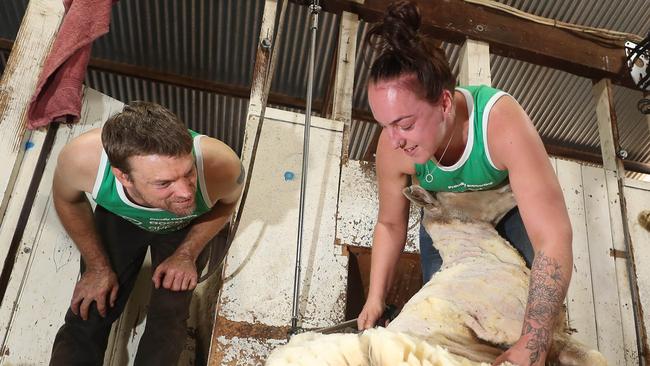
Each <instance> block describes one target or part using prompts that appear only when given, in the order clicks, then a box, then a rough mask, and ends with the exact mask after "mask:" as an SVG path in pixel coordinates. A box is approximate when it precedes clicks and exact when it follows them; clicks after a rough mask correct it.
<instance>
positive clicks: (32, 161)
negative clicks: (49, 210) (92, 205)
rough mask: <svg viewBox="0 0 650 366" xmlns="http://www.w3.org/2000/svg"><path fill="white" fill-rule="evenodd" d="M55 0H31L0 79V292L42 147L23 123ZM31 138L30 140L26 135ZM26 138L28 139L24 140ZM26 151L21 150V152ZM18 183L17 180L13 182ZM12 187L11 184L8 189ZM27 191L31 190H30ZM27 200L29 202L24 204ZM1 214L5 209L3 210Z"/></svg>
mask: <svg viewBox="0 0 650 366" xmlns="http://www.w3.org/2000/svg"><path fill="white" fill-rule="evenodd" d="M63 10H64V9H63V4H62V2H61V1H58V0H32V1H30V2H29V5H28V6H27V10H26V12H25V16H24V17H23V21H22V24H21V26H20V29H19V31H18V36H17V39H16V42H15V43H14V44H13V47H12V52H11V54H10V55H9V60H8V61H7V66H6V68H5V71H4V73H3V75H2V79H0V156H2V161H1V162H0V171H2V174H0V272H1V273H2V275H0V294H2V295H4V293H5V290H6V287H7V283H8V279H9V275H10V274H11V269H12V266H13V264H14V259H13V257H14V256H15V254H16V248H17V243H16V240H15V239H17V238H14V236H15V235H14V234H15V232H16V229H17V227H18V226H19V222H20V218H21V212H22V211H23V206H24V204H25V201H26V200H27V198H28V196H29V195H30V190H29V189H28V188H29V187H30V182H31V181H32V178H33V177H34V172H35V171H36V168H37V161H38V159H39V156H40V155H41V151H42V149H43V145H44V141H45V135H46V134H47V130H46V129H41V130H38V131H33V132H29V131H27V129H26V118H27V108H28V106H29V101H30V100H31V98H32V95H33V94H34V91H35V89H36V83H37V81H38V77H39V75H40V73H41V70H42V67H43V64H44V62H45V58H46V57H47V55H48V53H49V50H50V48H51V46H52V43H53V42H54V38H55V35H56V33H57V31H58V29H59V26H60V24H61V19H62V18H63ZM30 138H31V140H30ZM28 141H29V143H27V142H28ZM26 151H27V153H26ZM16 183H18V185H16ZM14 187H15V189H14ZM31 195H32V196H33V192H32V193H31ZM30 206H31V205H30ZM5 214H6V215H5ZM5 265H7V266H6V267H5ZM2 295H0V301H2Z"/></svg>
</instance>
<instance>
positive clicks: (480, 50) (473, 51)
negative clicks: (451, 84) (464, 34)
mask: <svg viewBox="0 0 650 366" xmlns="http://www.w3.org/2000/svg"><path fill="white" fill-rule="evenodd" d="M458 80H459V81H460V85H482V84H484V85H488V86H490V85H492V74H491V73H490V45H489V44H487V43H485V42H480V41H475V40H473V39H468V40H466V41H465V44H463V47H462V48H461V51H460V71H459V75H458Z"/></svg>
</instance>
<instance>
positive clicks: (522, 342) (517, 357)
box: [492, 336, 546, 366]
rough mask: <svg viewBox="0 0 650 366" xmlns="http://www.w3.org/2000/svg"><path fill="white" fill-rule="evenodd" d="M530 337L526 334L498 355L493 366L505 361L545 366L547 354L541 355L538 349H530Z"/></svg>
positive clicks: (523, 364) (522, 365) (523, 365)
mask: <svg viewBox="0 0 650 366" xmlns="http://www.w3.org/2000/svg"><path fill="white" fill-rule="evenodd" d="M528 338H529V337H526V336H522V337H521V338H519V340H518V341H517V343H515V344H514V345H512V347H510V348H509V349H508V350H507V351H505V352H504V353H502V354H501V355H500V356H499V357H497V359H496V360H495V361H494V362H493V363H492V366H498V365H501V364H502V363H504V362H510V363H511V364H514V365H519V366H543V365H544V363H545V362H546V354H543V355H540V354H539V352H538V351H537V352H536V351H535V350H532V349H530V348H529V347H528V345H529V343H530V342H531V340H530V339H528ZM533 348H536V347H533ZM536 349H537V348H536Z"/></svg>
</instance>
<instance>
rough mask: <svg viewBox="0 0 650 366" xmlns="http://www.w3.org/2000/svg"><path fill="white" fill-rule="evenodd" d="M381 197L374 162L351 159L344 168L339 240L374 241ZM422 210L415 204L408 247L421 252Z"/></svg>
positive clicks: (366, 243)
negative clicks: (378, 193)
mask: <svg viewBox="0 0 650 366" xmlns="http://www.w3.org/2000/svg"><path fill="white" fill-rule="evenodd" d="M378 211H379V201H378V198H377V177H376V174H375V165H374V164H373V163H368V162H363V161H357V160H350V161H348V162H347V163H346V164H345V165H343V168H342V171H341V193H340V196H339V210H338V213H337V227H336V240H337V243H340V244H349V245H356V246H363V247H370V246H371V245H372V235H373V231H374V228H375V223H376V222H377V212H378ZM419 224H420V210H418V209H416V208H414V207H411V212H410V217H409V230H408V236H407V239H406V247H405V249H404V250H405V251H406V252H409V253H414V252H418V251H419V249H417V248H418V245H419V242H420V241H419V238H418V230H419Z"/></svg>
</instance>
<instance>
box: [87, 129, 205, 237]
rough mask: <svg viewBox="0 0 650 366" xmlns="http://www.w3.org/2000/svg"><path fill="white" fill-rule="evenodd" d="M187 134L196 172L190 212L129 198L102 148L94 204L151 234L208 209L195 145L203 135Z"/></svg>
mask: <svg viewBox="0 0 650 366" xmlns="http://www.w3.org/2000/svg"><path fill="white" fill-rule="evenodd" d="M189 133H190V135H191V136H192V140H193V145H194V146H193V148H192V154H193V155H194V165H195V166H196V172H197V189H196V193H195V195H194V198H195V202H196V207H195V208H194V212H192V213H191V214H190V215H187V216H176V215H175V214H173V213H171V212H168V211H165V210H163V209H160V208H151V207H144V206H140V205H138V204H137V203H135V202H133V201H131V200H130V199H129V198H128V197H127V195H126V192H125V191H124V186H122V184H121V183H120V182H119V181H118V180H117V179H116V178H115V175H113V171H112V170H111V164H110V162H109V161H108V156H107V155H106V152H105V151H104V150H103V149H102V156H101V160H100V163H99V169H98V170H97V178H96V179H95V185H94V187H93V191H92V198H93V200H94V201H95V202H96V203H97V204H98V205H100V206H102V207H104V208H105V209H107V210H108V211H110V212H112V213H114V214H116V215H118V216H121V217H122V218H124V219H126V220H128V221H130V222H131V223H133V224H134V225H136V226H138V227H139V228H141V229H143V230H146V231H150V232H155V233H169V232H173V231H177V230H180V229H182V228H184V227H185V226H187V225H188V224H189V223H190V221H192V220H193V219H195V218H196V217H198V216H201V215H202V214H204V213H206V212H208V211H210V209H211V207H212V202H210V199H209V196H208V191H207V187H206V185H205V176H204V172H203V156H202V155H201V149H200V145H199V141H200V140H201V137H203V136H204V135H201V134H199V133H197V132H194V131H192V130H189Z"/></svg>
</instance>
